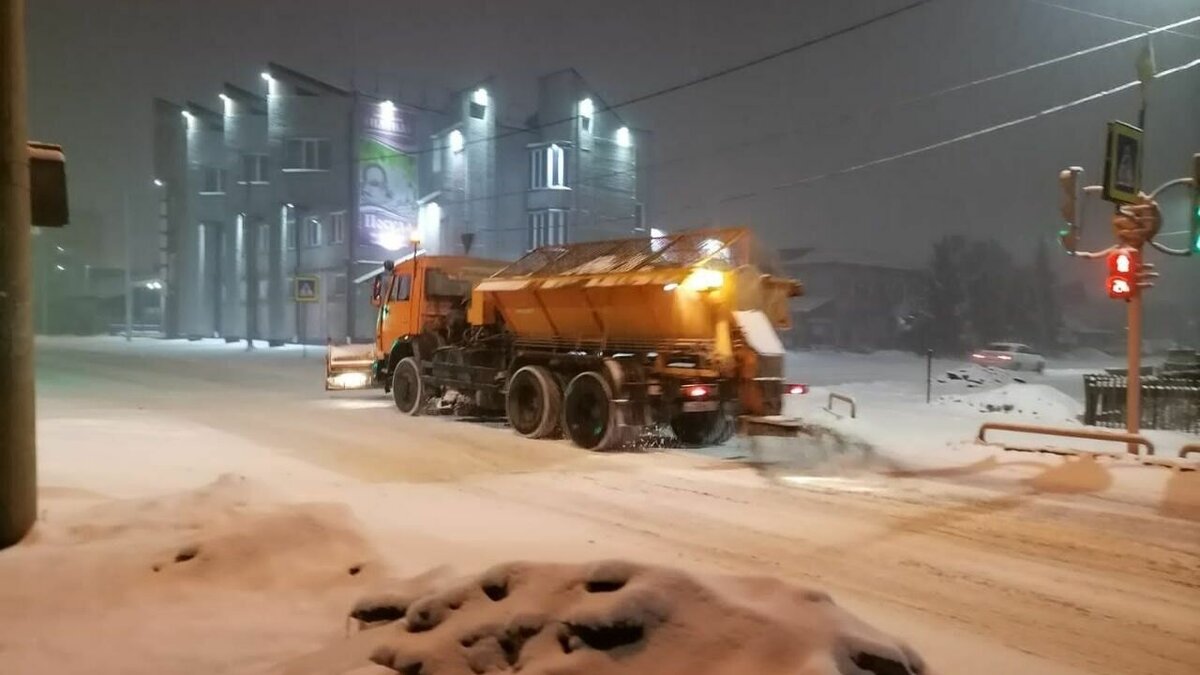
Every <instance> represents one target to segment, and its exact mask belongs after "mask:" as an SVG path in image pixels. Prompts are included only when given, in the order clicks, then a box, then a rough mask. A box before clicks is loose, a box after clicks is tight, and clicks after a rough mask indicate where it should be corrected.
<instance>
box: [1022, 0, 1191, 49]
mask: <svg viewBox="0 0 1200 675" xmlns="http://www.w3.org/2000/svg"><path fill="white" fill-rule="evenodd" d="M1028 1H1029V2H1032V3H1033V4H1035V5H1041V6H1043V7H1051V8H1053V9H1058V10H1062V11H1064V12H1072V13H1075V14H1082V15H1083V16H1090V17H1092V18H1095V19H1102V20H1104V21H1112V22H1113V23H1123V24H1125V25H1126V26H1137V27H1138V28H1152V26H1150V25H1148V24H1144V23H1138V22H1137V21H1130V20H1129V19H1121V18H1118V17H1115V16H1109V15H1107V14H1101V13H1099V12H1089V11H1088V10H1086V9H1079V8H1078V7H1068V6H1066V5H1060V4H1058V3H1056V2H1046V0H1028ZM1161 31H1162V32H1164V33H1170V34H1171V35H1178V36H1180V37H1185V38H1189V39H1192V40H1200V35H1192V34H1191V33H1184V32H1183V31H1177V30H1172V29H1170V28H1163V29H1161Z"/></svg>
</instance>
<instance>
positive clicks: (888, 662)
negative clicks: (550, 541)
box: [282, 561, 929, 675]
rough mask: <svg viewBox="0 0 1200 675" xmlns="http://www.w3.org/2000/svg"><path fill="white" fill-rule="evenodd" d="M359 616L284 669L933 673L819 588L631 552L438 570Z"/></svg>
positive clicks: (362, 605) (613, 674) (375, 599)
mask: <svg viewBox="0 0 1200 675" xmlns="http://www.w3.org/2000/svg"><path fill="white" fill-rule="evenodd" d="M351 617H352V618H353V619H356V620H357V621H358V622H359V624H360V627H363V628H366V630H363V631H361V632H359V633H357V634H355V635H353V636H352V637H350V638H348V639H346V640H342V641H339V642H338V643H336V644H334V645H332V646H330V647H329V648H327V649H325V650H323V651H321V652H317V653H315V654H312V655H309V656H307V657H304V658H301V659H298V660H296V661H293V662H292V663H290V664H287V666H286V667H285V668H284V669H283V671H282V672H283V673H285V674H286V675H318V674H319V675H332V674H335V673H368V672H379V673H388V672H392V673H396V672H398V673H405V674H408V675H417V674H422V675H434V674H436V675H472V674H480V673H501V672H521V671H523V672H530V673H535V672H536V673H558V674H560V675H575V674H578V675H584V674H587V675H620V674H629V675H633V674H638V675H640V674H642V673H655V674H656V675H718V674H720V675H745V674H747V673H755V674H756V675H771V674H774V673H779V674H780V675H783V674H785V673H786V674H789V675H799V674H804V673H811V674H814V675H815V674H817V673H821V674H828V675H868V674H870V673H876V674H883V673H886V674H887V675H917V674H920V673H926V672H929V671H928V670H927V669H926V667H925V665H924V663H923V662H922V660H921V658H920V657H919V656H918V655H917V654H916V653H914V652H913V651H912V650H911V649H910V648H909V647H907V646H906V645H904V644H902V643H900V642H899V641H897V640H895V639H893V638H891V637H888V636H886V635H884V634H883V633H880V632H879V631H877V630H875V629H873V628H871V627H869V626H867V625H866V624H864V623H863V622H861V621H860V620H858V619H856V618H855V617H853V616H852V615H851V614H849V613H848V612H846V611H845V610H843V609H841V608H840V607H838V606H837V605H835V604H834V603H833V601H832V600H831V599H830V597H829V596H828V595H827V594H825V593H823V592H821V591H815V590H811V589H805V588H800V587H796V586H791V585H788V584H786V583H784V582H781V581H778V580H776V579H771V578H765V577H698V576H693V575H690V574H687V573H684V572H681V571H677V570H673V569H669V568H665V567H654V566H646V565H637V564H633V563H629V562H623V561H608V562H600V563H593V564H585V565H565V564H558V565H552V564H537V563H527V562H517V563H510V564H506V565H502V566H499V567H496V568H493V569H492V570H489V571H487V572H485V573H484V574H482V575H477V576H470V577H465V578H459V579H449V578H447V575H446V574H445V573H443V572H435V573H432V574H428V575H426V576H425V577H422V578H418V579H415V580H409V581H407V582H404V583H401V584H399V585H397V586H396V587H395V588H393V589H391V590H390V591H387V592H381V593H379V594H377V595H374V596H371V597H368V598H366V599H364V600H362V601H360V602H359V603H358V604H357V605H355V607H354V609H353V610H352V611H351ZM372 663H374V664H378V665H379V666H382V667H383V668H382V669H380V670H378V671H375V670H373V669H371V664H372Z"/></svg>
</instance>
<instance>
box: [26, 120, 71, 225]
mask: <svg viewBox="0 0 1200 675" xmlns="http://www.w3.org/2000/svg"><path fill="white" fill-rule="evenodd" d="M26 148H27V149H28V152H29V206H30V211H31V215H32V219H31V220H32V223H33V224H34V225H36V226H38V227H62V226H64V225H66V224H67V221H68V220H69V218H68V212H67V164H66V159H65V158H64V156H63V151H62V146H59V145H51V144H49V143H35V142H32V141H31V142H29V143H28V145H27V146H26Z"/></svg>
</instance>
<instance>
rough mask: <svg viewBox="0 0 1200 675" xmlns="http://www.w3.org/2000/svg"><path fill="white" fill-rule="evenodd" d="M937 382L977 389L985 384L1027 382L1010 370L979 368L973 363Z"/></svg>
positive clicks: (951, 371)
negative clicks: (960, 383) (959, 383)
mask: <svg viewBox="0 0 1200 675" xmlns="http://www.w3.org/2000/svg"><path fill="white" fill-rule="evenodd" d="M937 381H938V382H939V383H941V384H945V383H947V382H962V383H965V384H966V385H967V387H969V388H975V387H978V386H981V385H985V384H987V385H990V384H1009V383H1011V382H1024V381H1025V380H1024V379H1022V378H1021V377H1018V376H1016V375H1013V373H1012V372H1011V371H1008V370H1003V369H1000V368H992V367H989V366H979V365H976V364H973V363H972V364H968V365H966V366H963V367H961V368H955V369H954V370H948V371H946V372H945V374H943V375H942V376H941V377H939V378H938V379H937Z"/></svg>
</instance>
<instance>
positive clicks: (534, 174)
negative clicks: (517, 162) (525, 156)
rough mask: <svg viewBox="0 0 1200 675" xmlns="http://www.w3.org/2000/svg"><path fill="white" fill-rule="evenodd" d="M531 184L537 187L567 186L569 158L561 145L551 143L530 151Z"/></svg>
mask: <svg viewBox="0 0 1200 675" xmlns="http://www.w3.org/2000/svg"><path fill="white" fill-rule="evenodd" d="M529 185H530V187H532V188H535V189H536V188H564V187H567V158H566V151H565V150H564V149H563V147H562V146H561V145H558V144H556V143H551V144H550V145H547V146H543V147H539V148H533V149H532V150H531V151H530V153H529Z"/></svg>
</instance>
